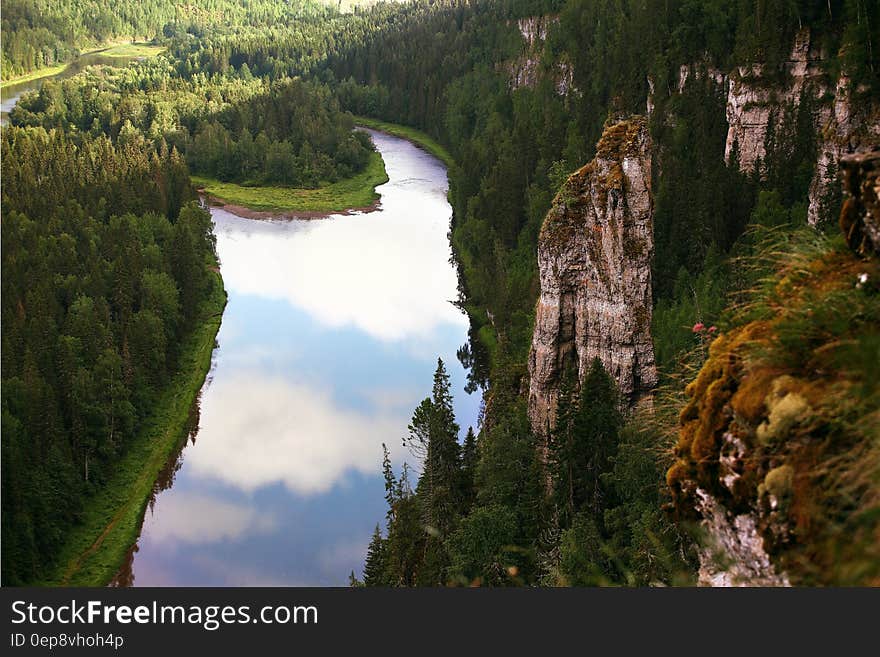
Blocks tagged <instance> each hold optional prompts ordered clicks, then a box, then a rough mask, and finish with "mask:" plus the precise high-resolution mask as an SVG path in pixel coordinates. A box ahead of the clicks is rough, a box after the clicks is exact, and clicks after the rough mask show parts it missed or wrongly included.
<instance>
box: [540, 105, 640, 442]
mask: <svg viewBox="0 0 880 657" xmlns="http://www.w3.org/2000/svg"><path fill="white" fill-rule="evenodd" d="M653 252H654V236H653V199H652V196H651V144H650V137H649V134H648V128H647V122H646V120H645V119H644V118H643V117H633V118H630V119H628V120H623V121H620V122H618V123H616V124H613V125H610V126H609V127H607V128H606V130H605V132H604V134H603V135H602V138H601V139H600V141H599V143H598V146H597V154H596V158H595V159H594V160H593V161H592V162H590V163H589V164H587V165H586V166H584V167H582V168H581V169H579V170H578V171H576V172H575V173H574V174H572V175H571V176H570V177H569V179H568V180H567V182H566V183H565V185H564V186H563V188H562V190H561V191H560V192H559V194H558V195H557V196H556V198H555V199H554V201H553V206H552V207H551V209H550V211H549V212H548V214H547V217H546V218H545V219H544V225H543V227H542V229H541V235H540V238H539V241H538V267H539V276H540V284H541V294H540V298H539V300H538V305H537V310H536V317H535V332H534V336H533V339H532V348H531V353H530V355H529V374H530V381H529V417H530V419H531V422H532V426H533V427H534V429H535V431H536V432H538V433H539V434H540V435H546V434H547V432H548V430H549V428H550V427H551V426H552V424H553V422H554V418H555V409H556V402H557V394H558V391H559V386H560V383H561V379H562V376H563V373H564V370H565V368H566V367H574V368H576V371H577V373H578V377H579V379H582V378H583V376H584V374H585V373H586V371H587V369H588V368H589V366H590V364H591V363H592V361H593V359H594V358H597V357H598V358H599V359H600V360H601V362H602V364H603V366H604V367H605V369H606V370H607V371H608V373H609V374H610V375H611V376H612V377H613V378H614V379H615V380H616V381H617V383H618V385H619V387H620V391H621V393H622V394H623V395H624V396H625V398H627V399H628V400H629V401H630V402H635V401H637V400H638V399H639V398H640V397H642V396H643V395H645V394H646V393H647V392H649V391H650V390H651V389H652V388H653V387H654V386H655V385H656V383H657V371H656V368H655V366H654V349H653V345H652V342H651V336H650V326H651V305H652V304H651V258H652V255H653Z"/></svg>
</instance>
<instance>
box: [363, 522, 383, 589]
mask: <svg viewBox="0 0 880 657" xmlns="http://www.w3.org/2000/svg"><path fill="white" fill-rule="evenodd" d="M386 572H387V562H386V558H385V540H384V539H383V538H382V533H381V532H380V531H379V525H376V529H375V531H374V532H373V538H372V540H371V541H370V545H369V547H368V548H367V559H366V562H365V563H364V586H385V585H386V584H387V583H388V581H387V578H386Z"/></svg>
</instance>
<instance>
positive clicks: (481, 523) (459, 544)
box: [448, 505, 521, 586]
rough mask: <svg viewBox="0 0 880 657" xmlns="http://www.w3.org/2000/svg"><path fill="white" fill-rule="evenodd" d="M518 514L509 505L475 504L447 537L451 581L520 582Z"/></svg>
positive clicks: (482, 582)
mask: <svg viewBox="0 0 880 657" xmlns="http://www.w3.org/2000/svg"><path fill="white" fill-rule="evenodd" d="M517 534H518V522H517V514H516V512H515V511H513V510H512V509H510V508H508V507H503V506H498V505H495V506H489V507H477V508H475V509H474V510H473V511H472V512H471V513H470V514H469V515H468V516H467V517H466V518H464V519H463V520H462V521H461V524H460V526H459V527H458V528H457V529H456V530H455V531H454V532H453V533H452V535H451V536H450V537H449V540H448V550H449V555H450V562H451V565H450V571H449V572H450V580H451V581H453V582H458V583H461V584H465V585H468V584H478V585H485V586H504V585H507V584H511V583H516V582H517V581H519V580H518V579H516V575H517V573H518V572H519V568H518V564H519V562H520V561H521V558H520V555H519V550H518V549H517V547H516V544H517V538H518V536H517Z"/></svg>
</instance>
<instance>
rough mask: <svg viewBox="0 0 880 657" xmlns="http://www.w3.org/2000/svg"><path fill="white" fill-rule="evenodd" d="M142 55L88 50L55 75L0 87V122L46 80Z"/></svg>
mask: <svg viewBox="0 0 880 657" xmlns="http://www.w3.org/2000/svg"><path fill="white" fill-rule="evenodd" d="M141 59H143V58H142V57H110V56H107V55H104V54H102V53H101V51H98V52H90V53H86V54H84V55H80V56H79V57H77V58H76V59H75V60H74V61H72V62H71V63H70V64H69V65H68V66H67V68H65V69H64V70H63V71H61V72H60V73H56V74H55V75H47V76H46V77H42V78H37V79H36V80H28V81H27V82H18V83H13V84H10V85H8V86H6V87H3V89H0V124H2V125H6V121H7V120H8V117H9V112H11V111H12V108H13V107H15V104H16V103H17V102H18V101H19V99H20V98H21V97H22V96H23V95H24V94H25V93H27V92H28V91H34V90H36V89H39V88H40V85H42V84H43V82H45V81H46V80H60V79H64V78H69V77H71V76H73V75H76V74H77V73H79V72H80V71H82V70H83V69H85V68H86V67H87V66H93V65H106V66H127V65H128V64H130V63H132V62H135V61H140V60H141Z"/></svg>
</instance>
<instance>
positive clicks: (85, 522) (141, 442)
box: [37, 274, 226, 586]
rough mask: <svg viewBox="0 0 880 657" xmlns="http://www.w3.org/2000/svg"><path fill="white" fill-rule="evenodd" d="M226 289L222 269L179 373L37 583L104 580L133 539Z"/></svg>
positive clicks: (184, 413)
mask: <svg viewBox="0 0 880 657" xmlns="http://www.w3.org/2000/svg"><path fill="white" fill-rule="evenodd" d="M225 305H226V292H225V291H224V289H223V281H222V279H221V278H220V275H219V274H217V276H216V278H215V284H214V289H213V291H212V294H211V296H210V298H209V299H207V300H206V301H205V302H204V304H203V307H202V319H201V321H200V323H199V324H198V325H197V328H196V329H195V331H194V332H193V334H192V335H191V336H190V337H189V339H188V340H187V342H186V343H185V345H184V347H183V352H182V355H181V358H180V366H179V370H178V372H177V374H176V375H175V376H174V377H173V378H172V380H171V381H170V382H169V383H168V385H167V386H166V387H165V391H164V392H163V393H162V395H161V396H160V398H159V399H158V401H157V402H156V404H155V411H154V413H153V414H152V416H151V417H150V418H149V419H148V420H147V421H146V422H145V425H144V428H143V430H142V431H141V432H140V435H139V436H138V438H137V439H136V440H135V441H134V443H133V444H132V445H131V446H130V447H129V449H128V452H127V453H126V454H125V456H124V457H123V458H122V460H121V461H120V462H119V463H118V464H117V465H116V473H115V475H114V476H113V478H112V479H110V480H109V481H108V482H107V484H106V486H104V487H103V488H102V489H101V491H100V493H99V494H96V495H94V496H93V497H92V498H90V499H88V500H87V501H86V503H85V508H84V510H83V514H82V522H81V523H80V524H78V525H76V526H75V527H73V528H72V529H71V530H70V531H69V532H68V535H67V543H66V544H65V546H64V548H63V549H62V550H61V552H60V554H59V558H58V561H57V563H56V565H55V567H54V569H53V570H52V571H50V572H49V573H48V574H47V576H46V578H45V579H44V580H43V581H40V582H37V584H38V585H41V586H59V585H64V586H106V585H107V584H108V583H109V582H110V580H111V579H112V578H113V576H114V575H115V574H116V572H117V571H118V570H119V568H120V566H121V565H122V564H123V562H124V560H125V557H126V555H127V553H128V550H129V549H130V548H131V546H132V545H133V544H134V542H135V541H136V540H137V537H138V533H139V532H140V528H141V523H142V521H143V517H144V512H145V510H146V506H147V502H148V501H149V499H150V494H151V493H152V491H153V485H154V483H155V481H156V478H157V476H158V474H159V472H160V471H161V470H162V468H163V467H164V466H165V464H166V463H167V462H168V460H169V458H171V457H172V456H173V455H174V454H175V452H176V450H178V449H179V448H180V446H181V445H182V442H183V441H184V440H185V439H186V432H185V427H186V426H187V421H188V419H189V414H190V409H191V408H192V405H193V403H194V402H195V399H196V396H197V395H198V393H199V390H201V388H202V384H203V383H204V381H205V376H206V375H207V373H208V370H209V369H210V367H211V354H212V353H213V351H214V341H215V338H216V336H217V331H218V330H219V328H220V321H221V318H222V315H223V308H224V307H225Z"/></svg>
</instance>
